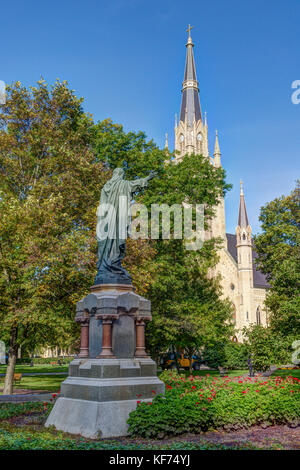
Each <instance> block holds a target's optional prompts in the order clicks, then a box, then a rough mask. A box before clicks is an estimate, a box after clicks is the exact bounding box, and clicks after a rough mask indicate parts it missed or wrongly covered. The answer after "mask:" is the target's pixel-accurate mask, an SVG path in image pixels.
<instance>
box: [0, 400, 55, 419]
mask: <svg viewBox="0 0 300 470" xmlns="http://www.w3.org/2000/svg"><path fill="white" fill-rule="evenodd" d="M48 406H49V407H50V408H52V405H48ZM44 408H45V407H44V405H43V403H40V402H28V403H1V404H0V420H3V419H8V418H12V417H13V416H20V415H24V414H27V413H30V412H42V411H43V410H44Z"/></svg>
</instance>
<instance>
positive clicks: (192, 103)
mask: <svg viewBox="0 0 300 470" xmlns="http://www.w3.org/2000/svg"><path fill="white" fill-rule="evenodd" d="M191 29H192V26H191V25H189V27H188V29H187V31H188V32H189V37H188V41H187V44H186V48H187V50H186V61H185V70H184V79H183V83H182V99H181V110H180V118H179V120H180V121H182V122H183V123H185V124H187V125H189V126H192V125H193V124H194V121H195V122H198V121H200V120H201V121H202V115H201V107H200V99H199V88H198V81H197V75H196V68H195V60H194V52H193V48H194V44H193V41H192V37H191Z"/></svg>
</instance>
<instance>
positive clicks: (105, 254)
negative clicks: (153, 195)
mask: <svg viewBox="0 0 300 470" xmlns="http://www.w3.org/2000/svg"><path fill="white" fill-rule="evenodd" d="M147 185H148V178H141V179H136V180H133V181H125V180H123V179H122V177H121V176H120V175H113V177H112V178H111V179H110V180H109V181H108V182H107V183H106V184H105V185H104V187H103V189H102V191H101V197H100V204H99V206H98V209H97V216H98V222H97V228H96V237H97V241H98V262H97V269H98V272H97V276H96V279H95V284H131V276H130V275H129V273H128V272H127V271H126V269H125V268H124V267H123V266H122V264H121V262H122V259H123V258H124V256H125V246H126V238H127V236H128V231H129V228H130V223H131V216H130V206H131V200H132V194H133V193H134V192H135V191H137V190H138V189H140V188H145V187H146V186H147ZM109 208H110V210H109ZM105 234H107V236H103V235H105Z"/></svg>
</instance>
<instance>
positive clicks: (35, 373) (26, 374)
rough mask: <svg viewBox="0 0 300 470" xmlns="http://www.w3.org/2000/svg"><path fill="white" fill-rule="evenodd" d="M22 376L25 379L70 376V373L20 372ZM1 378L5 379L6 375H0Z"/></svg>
mask: <svg viewBox="0 0 300 470" xmlns="http://www.w3.org/2000/svg"><path fill="white" fill-rule="evenodd" d="M17 374H18V372H17ZM20 374H22V376H23V377H32V376H34V375H68V372H20ZM0 377H5V374H0Z"/></svg>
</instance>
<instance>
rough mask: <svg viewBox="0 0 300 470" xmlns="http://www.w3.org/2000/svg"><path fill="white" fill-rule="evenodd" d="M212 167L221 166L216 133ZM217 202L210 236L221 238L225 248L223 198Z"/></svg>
mask: <svg viewBox="0 0 300 470" xmlns="http://www.w3.org/2000/svg"><path fill="white" fill-rule="evenodd" d="M213 165H214V166H215V168H220V167H221V166H222V165H221V152H220V145H219V138H218V131H216V140H215V150H214V160H213ZM219 201H220V202H219V204H218V205H217V206H216V207H215V213H216V215H215V217H214V219H213V220H212V222H211V235H212V236H213V237H220V238H222V239H223V240H224V244H225V245H226V247H227V239H226V226H225V202H224V196H222V197H220V199H219Z"/></svg>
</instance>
